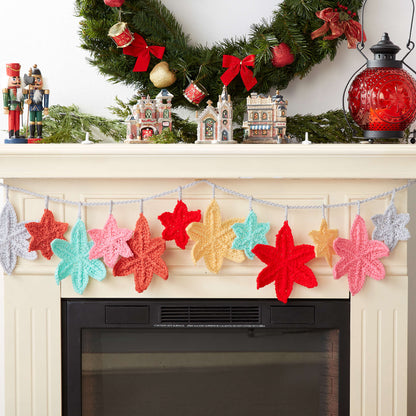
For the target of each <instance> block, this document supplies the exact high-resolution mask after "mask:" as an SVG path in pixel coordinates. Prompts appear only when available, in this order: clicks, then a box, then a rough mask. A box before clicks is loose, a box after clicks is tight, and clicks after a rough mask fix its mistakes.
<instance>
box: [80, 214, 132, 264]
mask: <svg viewBox="0 0 416 416" xmlns="http://www.w3.org/2000/svg"><path fill="white" fill-rule="evenodd" d="M88 234H89V236H90V237H91V238H92V240H93V241H94V245H93V247H92V249H91V251H90V255H89V256H90V259H99V258H100V257H103V258H104V263H105V264H106V265H107V266H108V267H110V268H113V267H114V265H115V264H116V263H117V260H118V258H119V256H121V257H131V256H132V255H133V252H132V251H131V250H130V247H129V246H128V244H127V240H130V238H131V236H132V235H133V231H131V230H129V229H127V228H118V226H117V221H116V219H115V218H114V216H113V215H112V214H110V216H109V217H108V220H107V222H106V223H105V225H104V228H103V229H102V230H101V229H92V230H88Z"/></svg>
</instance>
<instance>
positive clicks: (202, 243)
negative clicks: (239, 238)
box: [186, 199, 246, 273]
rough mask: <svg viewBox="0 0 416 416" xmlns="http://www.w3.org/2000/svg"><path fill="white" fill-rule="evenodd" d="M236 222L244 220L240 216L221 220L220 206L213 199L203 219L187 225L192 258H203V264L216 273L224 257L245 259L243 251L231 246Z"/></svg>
mask: <svg viewBox="0 0 416 416" xmlns="http://www.w3.org/2000/svg"><path fill="white" fill-rule="evenodd" d="M236 222H244V219H242V218H232V219H229V220H227V221H224V222H223V221H222V219H221V213H220V208H219V206H218V204H217V201H216V200H215V199H214V200H213V201H212V202H211V203H210V204H209V206H208V208H207V210H206V212H205V214H204V221H203V222H202V223H200V222H193V223H192V224H190V225H188V227H187V228H186V232H187V233H188V235H189V237H190V238H191V240H193V241H195V242H196V243H195V245H194V246H193V247H192V253H191V255H192V259H193V261H194V263H196V262H197V261H198V260H200V259H201V258H204V261H205V264H206V266H207V268H208V270H210V271H211V272H213V273H218V272H219V271H220V269H221V267H222V263H223V261H224V258H226V259H229V260H232V261H235V262H236V263H241V262H243V261H244V260H245V258H246V257H245V255H244V252H243V251H241V250H235V249H233V248H231V247H232V244H233V241H234V239H235V233H234V231H233V229H232V228H231V227H232V225H233V224H235V223H236Z"/></svg>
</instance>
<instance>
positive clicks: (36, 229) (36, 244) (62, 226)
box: [26, 209, 68, 260]
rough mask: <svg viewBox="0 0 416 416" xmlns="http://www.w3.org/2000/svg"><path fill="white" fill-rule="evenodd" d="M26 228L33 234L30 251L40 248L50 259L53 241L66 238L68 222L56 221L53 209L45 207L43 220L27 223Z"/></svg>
mask: <svg viewBox="0 0 416 416" xmlns="http://www.w3.org/2000/svg"><path fill="white" fill-rule="evenodd" d="M26 229H27V230H28V231H29V233H30V235H31V236H32V239H31V240H30V245H29V251H36V250H39V251H40V252H41V253H42V256H43V257H45V258H47V259H48V260H50V259H51V257H52V256H53V251H52V248H51V243H52V241H53V240H56V239H60V240H65V237H64V234H65V233H66V230H67V229H68V224H67V223H66V222H59V221H55V217H54V216H53V213H52V211H50V210H49V209H45V210H44V212H43V215H42V218H41V220H40V221H39V222H29V223H27V224H26Z"/></svg>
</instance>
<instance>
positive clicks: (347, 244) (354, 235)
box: [334, 215, 389, 295]
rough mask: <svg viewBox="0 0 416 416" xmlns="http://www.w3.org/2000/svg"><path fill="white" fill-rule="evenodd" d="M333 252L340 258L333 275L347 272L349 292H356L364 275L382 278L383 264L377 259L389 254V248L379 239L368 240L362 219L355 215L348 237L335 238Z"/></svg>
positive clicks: (360, 286)
mask: <svg viewBox="0 0 416 416" xmlns="http://www.w3.org/2000/svg"><path fill="white" fill-rule="evenodd" d="M334 249H335V252H336V253H337V254H338V255H339V256H341V259H340V260H339V261H338V262H337V264H336V265H335V267H334V277H335V279H339V278H340V277H342V276H344V274H348V284H349V288H350V292H351V294H353V295H355V294H357V293H358V292H359V291H360V290H361V288H362V287H363V285H364V282H365V277H366V276H369V277H372V278H373V279H376V280H381V279H384V276H385V273H386V272H385V270H384V266H383V264H382V263H381V261H380V260H379V258H381V257H385V256H388V255H389V248H388V247H387V246H386V245H385V244H384V243H383V242H381V241H377V240H369V239H368V234H367V228H366V226H365V222H364V219H363V218H362V217H361V216H359V215H357V216H356V217H355V220H354V222H353V224H352V227H351V232H350V239H349V240H348V239H346V238H337V239H336V240H335V241H334Z"/></svg>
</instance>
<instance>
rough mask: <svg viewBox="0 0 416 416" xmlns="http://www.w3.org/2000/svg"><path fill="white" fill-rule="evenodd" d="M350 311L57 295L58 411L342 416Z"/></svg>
mask: <svg viewBox="0 0 416 416" xmlns="http://www.w3.org/2000/svg"><path fill="white" fill-rule="evenodd" d="M349 307H350V305H349V300H296V301H290V302H289V303H288V304H287V305H283V304H280V303H279V302H276V301H275V300H260V301H259V300H245V301H241V300H222V301H218V300H178V299H175V300H114V299H106V300H95V299H82V300H71V299H70V300H63V301H62V319H63V322H62V328H63V347H64V348H63V380H62V385H63V392H64V395H63V399H64V400H63V414H64V416H77V415H81V414H82V415H83V416H98V415H100V416H112V415H118V416H124V415H126V416H127V415H131V414H135V412H137V411H140V413H141V414H145V415H147V416H161V415H165V414H167V413H169V414H171V415H181V416H187V415H189V416H191V415H195V414H198V415H199V416H208V415H212V414H217V415H229V416H232V415H239V416H245V415H247V416H248V415H253V414H261V415H264V416H268V415H275V414H276V412H277V413H278V414H279V415H282V416H284V415H287V416H297V415H299V416H300V415H302V416H305V415H307V416H326V415H328V416H335V415H339V416H344V415H345V416H346V415H348V414H349Z"/></svg>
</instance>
